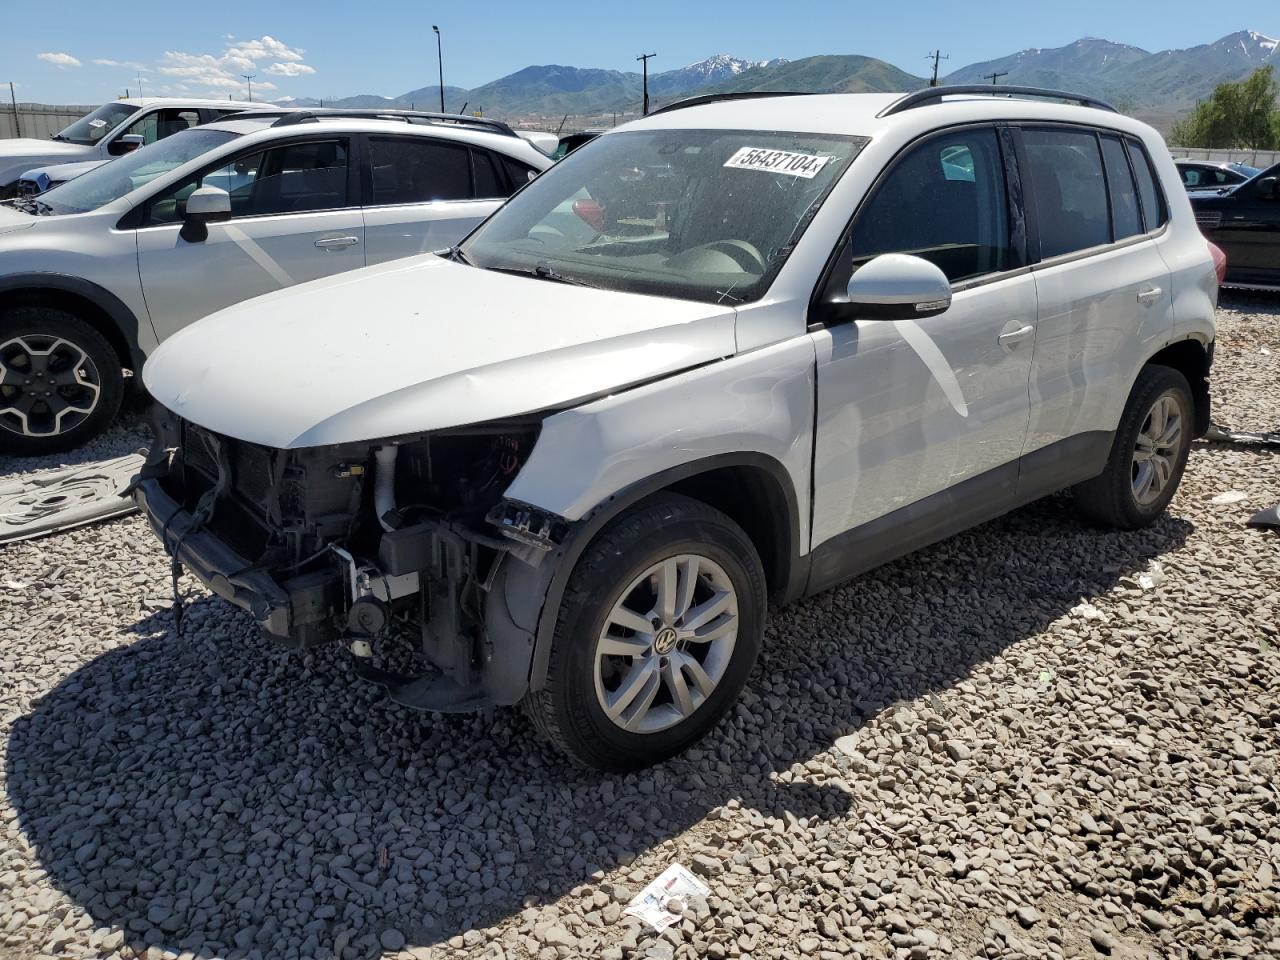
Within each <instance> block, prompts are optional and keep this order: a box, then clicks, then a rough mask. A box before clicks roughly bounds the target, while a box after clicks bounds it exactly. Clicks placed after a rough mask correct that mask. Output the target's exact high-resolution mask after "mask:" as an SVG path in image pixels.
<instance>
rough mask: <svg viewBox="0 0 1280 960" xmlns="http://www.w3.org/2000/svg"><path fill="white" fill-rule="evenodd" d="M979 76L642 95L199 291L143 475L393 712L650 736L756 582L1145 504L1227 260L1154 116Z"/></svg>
mask: <svg viewBox="0 0 1280 960" xmlns="http://www.w3.org/2000/svg"><path fill="white" fill-rule="evenodd" d="M995 93H996V94H998V95H992V94H993V91H992V88H991V87H989V86H981V87H971V88H970V87H961V88H945V87H943V88H935V89H931V90H925V91H920V92H919V93H915V94H910V95H907V96H899V95H885V94H855V95H832V96H812V95H804V96H779V95H757V96H754V97H742V96H738V97H731V96H727V97H712V98H706V99H702V100H701V102H699V103H695V104H693V105H685V106H683V107H677V108H667V109H664V110H659V111H656V112H654V113H652V114H650V115H649V116H648V117H646V118H644V119H641V120H638V121H635V122H633V123H629V124H626V125H625V126H621V127H618V128H616V129H614V130H610V131H608V132H606V133H604V134H603V135H601V136H600V137H598V138H596V139H595V140H593V141H592V142H591V143H588V144H587V145H586V146H584V147H582V148H581V149H580V150H576V151H574V152H573V153H571V154H569V156H567V157H566V158H565V159H563V160H562V161H560V162H559V163H558V164H556V166H554V167H552V168H551V169H550V170H548V171H547V172H546V173H544V174H543V175H542V176H540V177H539V178H538V179H537V180H535V181H534V182H533V183H531V184H530V185H529V186H528V187H527V188H526V189H524V190H522V191H521V192H520V193H519V194H517V195H516V196H515V197H513V198H512V199H511V200H510V201H509V202H508V203H507V204H506V205H505V206H503V207H502V208H501V209H500V210H499V211H498V212H497V213H495V214H494V215H493V216H492V217H491V218H489V219H488V220H487V221H486V222H485V223H484V224H483V225H481V226H480V227H479V229H477V230H476V231H475V232H473V233H472V234H471V235H470V236H469V237H467V239H466V240H464V241H463V242H462V243H461V244H460V245H459V246H458V247H457V248H456V249H455V250H453V251H451V252H449V253H447V254H445V255H442V256H436V255H428V256H424V257H418V258H414V259H411V260H406V261H402V262H400V263H396V264H387V265H384V266H381V267H373V268H369V269H366V270H362V271H359V272H357V273H355V274H352V275H350V276H346V277H343V278H341V279H330V280H319V281H316V282H314V283H311V284H306V285H303V286H299V287H296V288H294V289H291V290H285V291H281V292H280V293H276V294H272V295H270V296H268V297H263V298H261V299H258V300H253V301H249V302H247V303H242V304H240V305H238V306H236V307H232V308H230V309H228V310H225V311H223V312H221V313H219V314H216V315H214V316H211V317H207V318H206V319H204V320H203V321H201V322H200V323H198V324H194V325H192V326H191V327H188V328H187V329H186V330H184V331H182V332H181V333H180V334H178V335H177V336H175V337H173V338H171V339H170V340H168V341H167V342H166V343H164V344H163V345H162V346H161V347H160V348H159V349H158V350H157V351H156V353H155V355H154V356H152V358H151V359H150V361H149V362H148V363H147V365H146V368H145V369H144V371H143V379H144V380H145V382H146V385H147V388H148V389H149V390H150V392H151V394H152V395H153V396H154V397H155V398H156V400H157V402H158V405H159V406H158V410H157V415H158V422H157V431H158V434H159V437H160V440H159V442H157V443H156V444H155V445H154V447H153V451H154V453H153V456H152V457H151V459H150V461H149V463H148V464H147V466H146V468H145V469H144V470H143V472H142V474H141V475H140V477H139V478H138V480H137V481H136V493H135V496H136V498H137V501H138V503H139V504H140V505H141V506H142V508H143V509H144V510H145V511H146V513H147V514H148V516H149V519H150V521H151V525H152V527H153V529H154V530H155V532H156V534H157V536H159V537H161V538H162V539H163V542H164V544H165V547H166V549H167V550H169V551H170V552H171V553H172V554H173V555H174V557H175V559H176V562H178V563H181V564H183V565H185V566H187V567H188V568H189V569H190V570H191V571H192V572H193V573H194V574H195V575H196V576H198V577H199V578H200V579H201V580H202V581H204V582H205V583H206V584H208V585H209V586H210V588H211V589H212V590H213V591H214V592H216V593H217V594H218V595H219V596H221V597H224V598H226V599H227V600H229V601H230V602H232V603H235V604H237V605H239V606H240V607H242V608H244V609H245V610H247V611H249V612H250V614H251V615H252V616H253V617H254V618H256V619H257V621H258V622H259V623H260V624H261V625H262V627H263V628H264V630H265V632H266V634H267V635H269V636H271V637H274V638H276V639H278V640H280V641H283V642H286V643H290V644H293V645H295V646H309V645H314V644H320V643H327V642H334V641H341V642H342V643H344V644H345V645H346V646H347V647H348V649H349V650H350V652H351V654H352V659H351V662H352V665H353V667H354V672H355V673H356V674H358V675H359V676H362V677H364V678H366V679H369V680H372V681H374V682H377V683H379V684H382V685H384V686H386V687H387V688H388V690H389V691H390V694H391V696H392V697H393V698H394V699H396V700H397V701H398V702H400V703H403V704H406V705H409V706H412V707H416V708H420V709H427V710H454V711H464V710H481V709H486V708H489V707H492V706H494V705H502V704H514V703H517V702H523V703H524V704H525V706H526V707H527V709H528V712H529V714H530V715H531V717H532V719H533V722H534V725H535V726H536V728H537V729H538V730H539V731H541V732H542V733H543V734H544V735H545V736H546V737H547V738H548V739H549V740H550V741H551V742H552V743H554V744H555V745H556V746H558V747H559V748H560V749H561V750H563V751H564V752H565V753H566V754H567V755H569V756H570V757H572V758H574V759H575V760H577V761H579V762H581V763H584V764H588V765H591V766H594V767H600V768H604V769H612V770H622V769H629V768H634V767H638V766H642V765H644V764H648V763H652V762H654V761H657V760H660V759H662V758H663V757H667V756H670V755H672V754H673V753H675V752H677V751H679V750H681V749H683V748H684V747H686V746H688V745H689V744H691V743H693V742H694V741H695V740H696V739H697V738H699V737H700V736H702V734H703V733H705V732H706V731H707V730H708V728H710V727H711V725H712V724H714V723H715V722H716V721H717V720H718V719H719V718H720V717H721V716H722V715H723V714H724V712H725V711H726V710H728V709H729V708H730V706H731V705H732V704H733V702H734V699H735V698H736V697H737V695H738V693H739V691H740V690H741V689H742V687H743V685H744V684H745V683H746V681H747V677H748V675H749V674H750V672H751V669H752V665H753V664H754V662H755V659H756V655H757V653H758V651H759V650H760V646H761V643H762V642H763V639H764V625H765V615H766V611H767V609H768V606H769V605H770V604H776V603H785V602H787V601H789V600H793V599H795V598H797V597H800V596H804V595H806V594H812V593H815V592H817V591H820V590H824V589H826V588H828V587H830V586H832V585H833V584H836V583H838V582H840V581H841V580H843V579H845V578H847V577H850V576H853V575H855V574H857V573H860V572H862V571H865V570H868V569H870V568H871V567H874V566H876V565H878V564H881V563H884V562H887V561H889V560H892V559H893V558H895V557H898V556H901V555H902V554H905V553H907V552H909V551H911V550H914V549H917V548H919V547H922V546H925V545H926V544H929V543H932V542H934V541H936V540H939V539H941V538H943V537H946V536H949V535H951V534H953V533H956V532H958V531H960V530H963V529H965V528H967V527H970V526H973V525H974V524H978V523H981V522H983V521H985V520H989V519H991V518H992V517H995V516H998V515H1000V514H1002V513H1004V512H1005V511H1008V510H1011V509H1013V508H1015V507H1017V506H1019V505H1021V504H1025V503H1028V502H1029V501H1031V500H1034V499H1036V498H1038V497H1042V496H1045V495H1046V494H1049V493H1052V492H1054V491H1057V490H1063V489H1067V488H1073V489H1074V491H1075V499H1076V502H1077V504H1078V505H1079V507H1080V509H1081V510H1082V512H1083V513H1084V515H1085V516H1087V517H1089V518H1090V519H1092V520H1094V521H1096V522H1100V523H1103V524H1107V525H1110V526H1114V527H1120V528H1126V529H1132V528H1137V527H1142V526H1145V525H1147V524H1150V523H1152V522H1154V521H1155V520H1156V519H1157V518H1158V517H1159V516H1160V514H1161V513H1162V512H1163V510H1164V509H1165V507H1166V505H1167V504H1168V503H1169V501H1170V498H1171V497H1172V496H1173V494H1174V491H1175V490H1176V488H1177V486H1178V481H1179V478H1180V477H1181V475H1182V470H1183V466H1184V464H1185V463H1186V458H1187V451H1188V448H1189V445H1190V442H1191V440H1192V438H1193V437H1195V436H1198V435H1200V434H1201V433H1203V431H1204V430H1205V429H1207V427H1208V423H1209V392H1208V382H1207V377H1208V374H1209V365H1210V358H1211V357H1212V350H1213V342H1214V308H1215V304H1216V299H1217V292H1218V284H1217V275H1216V272H1215V268H1214V262H1213V258H1212V257H1211V255H1210V251H1209V247H1208V245H1207V244H1206V242H1205V240H1204V238H1203V237H1202V236H1201V235H1200V233H1199V231H1198V230H1197V229H1196V222H1195V218H1194V217H1193V216H1192V212H1191V206H1190V204H1189V202H1188V200H1187V196H1186V193H1185V191H1184V190H1183V189H1182V186H1181V182H1180V180H1179V177H1178V172H1177V170H1176V169H1175V167H1174V165H1173V161H1172V159H1171V158H1170V157H1169V153H1168V150H1167V149H1166V147H1165V145H1164V143H1163V141H1162V140H1161V138H1160V135H1159V134H1158V133H1157V132H1156V131H1155V130H1153V129H1152V128H1151V127H1149V126H1147V125H1145V124H1143V123H1140V122H1138V121H1136V120H1133V119H1130V118H1128V117H1124V116H1121V115H1120V114H1118V113H1116V112H1115V111H1114V110H1112V109H1111V108H1109V107H1107V106H1106V105H1105V104H1101V103H1099V102H1097V101H1094V100H1090V99H1089V98H1086V97H1075V96H1072V95H1070V94H1061V93H1052V92H1045V91H1036V90H1028V89H1026V88H1019V87H1001V88H999V89H998V90H997V91H995ZM1055 100H1058V101H1067V102H1065V103H1064V102H1054V101H1055ZM281 358H286V362H283V363H282V362H281ZM401 644H404V645H407V646H408V651H409V652H413V651H415V650H416V653H417V670H416V671H409V670H402V671H401V672H399V673H393V672H389V671H388V670H387V669H386V665H387V664H388V663H390V662H396V661H395V660H394V659H393V658H396V657H399V656H401V655H403V654H404V653H405V652H406V648H405V646H400V645H401ZM380 658H382V659H380ZM400 662H404V661H400Z"/></svg>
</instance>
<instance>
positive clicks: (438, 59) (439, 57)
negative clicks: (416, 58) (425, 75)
mask: <svg viewBox="0 0 1280 960" xmlns="http://www.w3.org/2000/svg"><path fill="white" fill-rule="evenodd" d="M431 29H432V30H434V31H435V32H436V64H437V65H438V66H439V67H440V112H441V113H444V55H443V53H442V52H441V46H440V28H439V27H437V26H436V25H435V24H434V23H433V24H432V25H431Z"/></svg>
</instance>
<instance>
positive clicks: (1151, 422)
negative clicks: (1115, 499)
mask: <svg viewBox="0 0 1280 960" xmlns="http://www.w3.org/2000/svg"><path fill="white" fill-rule="evenodd" d="M1182 420H1183V417H1182V407H1181V406H1180V405H1179V403H1178V399H1177V397H1176V396H1175V395H1174V394H1173V393H1172V392H1166V393H1162V394H1160V396H1158V397H1156V401H1155V403H1154V404H1152V406H1151V409H1150V410H1149V411H1148V412H1147V416H1146V419H1144V420H1143V421H1142V429H1140V430H1139V431H1138V439H1137V441H1136V442H1135V443H1134V448H1133V467H1132V477H1131V480H1132V484H1133V498H1134V500H1136V501H1137V502H1138V504H1139V505H1140V506H1144V507H1145V506H1147V505H1148V504H1151V503H1154V502H1155V501H1156V500H1158V499H1160V496H1161V495H1162V494H1163V493H1164V491H1165V489H1166V488H1167V487H1168V486H1169V481H1170V480H1171V479H1172V478H1173V473H1174V470H1175V469H1176V467H1177V463H1178V449H1179V446H1180V445H1181V443H1182Z"/></svg>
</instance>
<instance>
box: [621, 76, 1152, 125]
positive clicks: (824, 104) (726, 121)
mask: <svg viewBox="0 0 1280 960" xmlns="http://www.w3.org/2000/svg"><path fill="white" fill-rule="evenodd" d="M1049 94H1050V92H1049V91H1046V92H1045V93H1044V94H1041V95H1040V96H1039V97H1035V98H1033V97H1030V96H1019V95H1016V94H1015V95H1009V94H1004V93H996V94H986V93H981V94H979V93H969V92H960V91H957V92H956V93H948V92H947V91H946V88H938V90H937V96H938V97H939V98H940V99H937V100H930V101H928V102H925V103H919V104H912V105H909V106H904V108H903V109H900V110H898V111H895V112H888V113H886V111H888V108H889V107H891V106H893V105H894V104H895V103H897V102H898V101H900V100H903V98H904V97H907V96H913V97H914V96H918V95H919V94H914V95H908V94H903V93H826V94H785V93H779V94H777V95H769V94H761V95H758V96H753V97H751V98H743V99H723V100H715V101H714V102H709V103H699V104H695V105H692V106H688V107H683V108H678V109H671V108H668V109H666V110H663V111H660V112H657V113H654V114H650V115H649V116H647V117H642V118H641V119H639V120H633V121H631V122H630V123H627V124H624V125H622V126H619V127H615V128H614V130H611V131H608V132H606V133H605V134H604V135H605V136H610V135H612V134H613V133H614V132H615V131H625V130H644V129H654V130H658V129H686V130H691V129H716V130H761V131H765V130H770V131H772V130H778V131H785V132H788V133H818V134H834V135H839V136H859V137H874V136H880V135H884V134H888V133H890V132H891V131H895V130H900V131H901V132H903V133H904V134H906V135H913V134H915V133H917V132H919V131H922V130H928V129H932V128H935V127H940V126H945V125H950V124H954V123H964V122H979V121H984V120H1043V121H1050V122H1055V121H1056V122H1063V123H1073V122H1074V123H1089V124H1095V125H1099V126H1106V127H1111V128H1113V129H1119V130H1126V131H1129V132H1132V133H1134V134H1140V135H1142V134H1148V133H1150V132H1151V128H1150V127H1148V126H1147V125H1146V124H1144V123H1141V122H1140V121H1137V120H1134V119H1132V118H1130V117H1126V116H1124V115H1122V114H1119V113H1115V112H1113V111H1111V110H1107V109H1102V108H1100V107H1094V106H1078V105H1075V104H1067V103H1060V102H1057V101H1054V100H1049V99H1043V97H1045V96H1048V95H1049ZM905 104H906V101H904V105H905ZM673 106H674V105H673Z"/></svg>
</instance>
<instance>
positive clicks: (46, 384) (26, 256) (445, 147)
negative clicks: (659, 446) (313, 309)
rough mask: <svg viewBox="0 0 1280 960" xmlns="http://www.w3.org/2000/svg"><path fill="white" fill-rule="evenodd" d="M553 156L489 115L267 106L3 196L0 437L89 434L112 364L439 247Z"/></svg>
mask: <svg viewBox="0 0 1280 960" xmlns="http://www.w3.org/2000/svg"><path fill="white" fill-rule="evenodd" d="M551 163H552V161H551V159H550V158H549V157H547V156H546V155H545V154H544V153H542V152H541V151H540V150H538V149H536V148H535V147H534V146H532V145H531V144H529V143H528V142H527V141H526V140H524V139H523V138H521V137H519V136H517V135H516V134H515V133H514V132H513V131H512V130H511V129H510V128H509V127H507V126H506V125H505V124H502V123H499V122H498V121H494V120H481V119H478V118H474V117H460V116H453V115H447V114H441V115H437V114H425V113H413V114H411V113H406V112H389V113H388V112H378V113H375V112H373V111H363V112H362V111H340V110H339V111H323V110H315V111H292V112H283V113H282V112H277V113H275V114H271V113H265V112H261V113H250V114H240V115H237V116H235V117H228V118H226V119H224V120H220V121H217V122H214V123H210V124H206V125H204V126H201V127H197V128H195V129H189V130H183V131H181V132H180V133H177V134H175V135H173V136H171V137H168V138H166V139H164V140H161V141H160V142H158V143H155V144H152V145H151V146H149V147H143V148H142V149H140V150H137V151H135V152H133V153H130V154H129V155H128V156H125V157H121V158H120V159H118V160H115V161H112V162H111V163H109V164H105V165H103V166H101V167H98V168H97V169H95V170H91V171H89V172H88V173H85V174H83V175H82V176H80V177H77V178H76V179H75V180H71V181H68V182H67V183H65V184H63V185H62V186H60V187H57V188H55V189H53V190H51V191H49V192H48V193H45V194H41V195H40V196H37V197H17V198H15V199H13V200H11V201H9V202H8V204H7V205H3V206H0V452H15V453H44V452H49V451H53V450H59V449H66V448H69V447H72V446H74V445H76V444H79V443H82V442H83V441H85V440H87V439H88V438H90V437H92V436H93V435H94V434H95V433H97V432H98V431H99V430H100V429H101V428H102V427H103V426H105V425H106V424H107V423H108V422H109V421H110V420H111V418H112V417H113V416H114V414H115V412H116V410H117V408H118V407H119V404H120V399H121V393H122V387H123V378H122V368H128V369H132V370H140V369H141V366H142V361H143V359H144V358H145V357H146V356H147V354H149V353H150V352H151V350H152V349H154V347H155V346H156V345H157V344H158V343H159V342H160V341H162V340H164V339H165V338H166V337H168V336H170V335H171V334H173V333H174V332H176V331H177V330H180V329H181V328H182V327H184V326H186V325H187V324H189V323H192V322H193V321H195V320H198V319H199V318H200V317H202V316H204V315H205V314H208V313H212V312H214V311H215V310H219V309H221V308H222V307H226V306H228V305H230V304H233V303H237V302H239V301H240V300H245V299H247V298H249V297H254V296H258V295H259V294H263V293H269V292H271V291H273V290H279V289H280V288H282V287H287V286H291V285H293V284H295V283H300V282H302V281H306V280H314V279H316V278H318V277H325V276H329V275H330V274H335V273H340V272H342V271H345V270H351V269H354V268H356V267H363V266H366V265H368V264H375V263H382V262H384V261H387V260H394V259H397V258H400V257H406V256H409V255H410V254H415V253H422V252H424V251H428V250H438V249H443V248H445V247H449V246H451V245H452V244H454V243H456V242H457V241H458V240H460V239H461V238H462V237H464V236H465V235H466V234H467V233H468V232H470V231H471V229H472V228H473V227H475V226H476V224H478V223H479V222H480V221H481V220H483V219H484V218H485V217H487V216H488V215H489V214H490V213H492V212H493V211H494V210H495V209H497V207H498V206H499V205H500V204H501V203H502V202H503V201H504V200H505V199H506V198H507V197H508V196H510V195H511V193H512V192H514V191H515V190H516V189H517V188H518V187H520V186H523V185H524V184H525V183H527V182H528V181H529V179H530V178H531V177H532V176H534V175H535V174H537V173H538V172H539V171H541V170H544V169H546V168H547V167H549V166H550V165H551ZM355 326H356V327H358V326H359V323H358V322H357V323H355ZM242 347H243V349H244V350H253V349H255V348H254V347H253V345H252V344H243V345H242ZM279 359H280V362H281V363H282V364H283V363H288V360H287V358H285V357H283V356H281V357H280V358H279Z"/></svg>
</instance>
